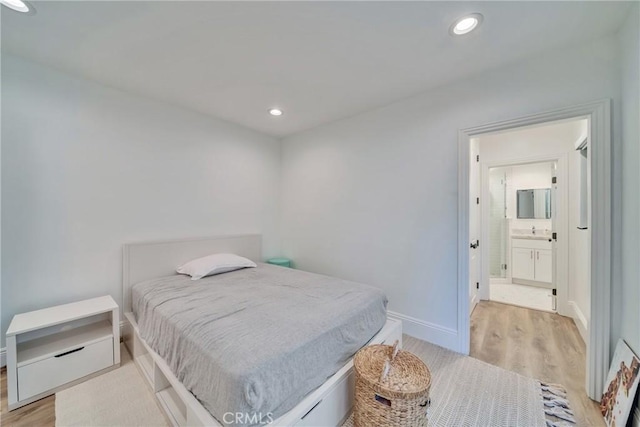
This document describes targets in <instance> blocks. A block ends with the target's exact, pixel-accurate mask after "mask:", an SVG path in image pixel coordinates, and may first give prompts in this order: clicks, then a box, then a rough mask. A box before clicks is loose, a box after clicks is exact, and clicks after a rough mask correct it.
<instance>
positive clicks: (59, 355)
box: [53, 347, 84, 357]
mask: <svg viewBox="0 0 640 427" xmlns="http://www.w3.org/2000/svg"><path fill="white" fill-rule="evenodd" d="M83 348H84V347H79V348H76V349H73V350H69V351H67V352H64V353H60V354H56V355H55V356H53V357H62V356H66V355H67V354H71V353H75V352H77V351H80V350H82V349H83Z"/></svg>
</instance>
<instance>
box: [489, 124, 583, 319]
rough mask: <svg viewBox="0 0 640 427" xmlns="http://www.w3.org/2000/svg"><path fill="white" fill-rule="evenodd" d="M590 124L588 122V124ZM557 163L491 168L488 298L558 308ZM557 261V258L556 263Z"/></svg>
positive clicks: (522, 304)
mask: <svg viewBox="0 0 640 427" xmlns="http://www.w3.org/2000/svg"><path fill="white" fill-rule="evenodd" d="M585 126H586V123H585ZM557 168H558V164H557V162H555V161H554V162H535V163H526V164H519V163H518V164H513V163H510V164H507V165H504V166H494V167H488V168H487V175H488V177H486V179H485V180H483V183H486V184H485V185H487V188H485V189H484V191H483V193H484V194H487V195H488V198H487V199H486V204H487V209H483V210H481V215H482V216H485V215H486V217H485V218H483V219H482V220H481V224H483V228H484V227H486V228H487V230H483V231H484V233H483V234H486V235H487V236H488V239H487V246H488V250H487V251H486V255H487V256H486V259H483V261H484V262H485V263H486V264H487V266H486V269H487V270H488V271H489V283H488V286H487V287H488V299H489V300H490V301H496V302H501V303H504V304H511V305H516V306H520V307H525V308H531V309H535V310H541V311H547V312H556V310H557V301H556V298H557V287H556V281H554V274H553V265H554V261H555V260H556V255H557V254H556V251H555V248H554V245H553V230H554V224H553V222H554V219H553V218H552V217H555V216H556V214H557V206H555V204H553V203H552V200H554V201H556V203H559V202H560V200H558V199H559V198H558V197H557V194H555V192H556V189H557V186H556V185H554V184H555V183H554V181H556V182H557V179H556V180H554V178H556V176H555V175H556V170H557ZM555 264H557V262H555Z"/></svg>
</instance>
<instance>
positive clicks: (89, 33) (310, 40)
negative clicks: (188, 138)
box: [2, 1, 631, 136]
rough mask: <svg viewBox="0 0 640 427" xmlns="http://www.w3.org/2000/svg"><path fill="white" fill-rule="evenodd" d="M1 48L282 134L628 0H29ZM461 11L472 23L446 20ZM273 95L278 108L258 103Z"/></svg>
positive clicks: (576, 32)
mask: <svg viewBox="0 0 640 427" xmlns="http://www.w3.org/2000/svg"><path fill="white" fill-rule="evenodd" d="M32 3H33V4H34V5H35V7H36V10H37V13H36V14H35V15H31V16H28V15H23V14H19V13H16V12H13V11H10V10H8V9H6V8H3V10H2V50H3V51H7V52H10V53H13V54H16V55H20V56H23V57H26V58H30V59H33V60H36V61H39V62H42V63H45V64H48V65H51V66H53V67H56V68H59V69H62V70H66V71H69V72H72V73H74V74H78V75H82V76H85V77H88V78H90V79H93V80H96V81H99V82H102V83H104V84H107V85H109V86H113V87H117V88H121V89H124V90H126V91H129V92H132V93H137V94H141V95H144V96H148V97H152V98H154V99H158V100H162V101H166V102H169V103H172V104H176V105H180V106H183V107H186V108H189V109H192V110H196V111H200V112H202V113H205V114H209V115H212V116H216V117H219V118H223V119H226V120H229V121H231V122H236V123H239V124H241V125H244V126H247V127H249V128H253V129H256V130H258V131H261V132H265V133H267V134H271V135H274V136H285V135H289V134H292V133H295V132H299V131H302V130H305V129H309V128H312V127H314V126H318V125H320V124H323V123H327V122H330V121H333V120H337V119H340V118H344V117H348V116H351V115H354V114H358V113H360V112H363V111H366V110H369V109H373V108H375V107H379V106H382V105H385V104H389V103H391V102H394V101H397V100H399V99H402V98H406V97H408V96H412V95H415V94H416V93H418V92H421V91H425V90H427V89H430V88H433V87H436V86H439V85H442V84H445V83H448V82H451V81H453V80H456V79H460V78H463V77H465V76H468V75H471V74H475V73H478V72H480V71H483V70H487V69H490V68H495V67H499V66H501V65H504V64H507V63H509V62H513V61H516V60H518V59H520V58H523V57H526V56H531V55H535V54H536V53H538V52H541V51H543V50H547V49H552V48H559V47H564V46H570V45H574V44H579V43H581V42H583V41H586V40H590V39H595V38H598V37H602V36H604V35H607V34H611V33H613V32H615V31H616V30H617V29H618V28H619V26H620V25H621V23H622V21H623V19H624V18H625V14H626V12H627V10H628V8H629V7H630V6H631V3H624V2H609V1H605V2H180V1H167V2H122V1H107V2H93V1H81V2H73V1H71V2H57V1H46V2H44V1H39V2H32ZM470 12H480V13H482V14H483V15H484V23H483V25H482V26H481V27H480V28H479V29H478V30H477V31H476V32H474V33H472V34H470V35H467V36H463V37H459V38H455V39H454V38H453V37H451V36H450V35H449V34H448V28H449V26H450V25H451V23H452V22H453V21H454V19H455V18H457V17H459V16H461V15H464V14H466V13H470ZM272 106H278V107H281V108H282V109H283V110H284V112H285V114H284V115H283V116H282V117H279V118H275V117H271V116H269V115H268V114H267V110H268V109H269V108H270V107H272Z"/></svg>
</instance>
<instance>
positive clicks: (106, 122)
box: [2, 54, 280, 342]
mask: <svg viewBox="0 0 640 427" xmlns="http://www.w3.org/2000/svg"><path fill="white" fill-rule="evenodd" d="M2 78H3V81H2V90H3V93H2V113H3V116H2V208H3V212H2V230H3V233H2V257H3V259H2V261H3V262H2V264H3V265H2V267H3V268H2V336H3V338H4V331H6V329H7V327H8V325H9V321H10V319H11V317H12V316H13V315H14V314H16V313H18V312H22V311H26V310H32V309H37V308H41V307H44V306H48V305H52V304H57V303H64V302H70V301H73V300H77V299H82V298H86V297H92V296H98V295H102V294H111V295H112V296H113V297H114V298H115V299H116V301H118V303H120V302H121V293H122V290H121V286H122V285H121V283H122V280H121V277H122V276H121V274H122V260H121V256H122V255H121V253H122V245H123V243H126V242H135V241H145V240H157V239H167V238H182V237H193V236H203V235H216V234H233V233H262V234H263V238H264V242H263V248H264V255H265V256H270V255H275V254H277V253H278V252H279V239H278V219H277V218H278V215H279V212H278V205H279V202H280V201H279V182H280V181H279V180H280V144H279V142H278V141H276V140H274V139H273V138H271V137H267V136H263V135H261V134H258V133H256V132H253V131H249V130H247V129H244V128H242V127H240V126H237V125H233V124H229V123H227V122H223V121H220V120H216V119H213V118H209V117H205V116H202V115H199V114H196V113H191V112H188V111H186V110H183V109H179V108H174V107H171V106H168V105H164V104H161V103H157V102H153V101H150V100H146V99H143V98H139V97H136V96H132V95H128V94H126V93H124V92H121V91H118V90H113V89H110V88H107V87H104V86H101V85H99V84H96V83H92V82H89V81H86V80H82V79H79V78H74V77H72V76H70V75H67V74H63V73H60V72H57V71H55V70H53V69H49V68H46V67H43V66H40V65H38V64H35V63H32V62H29V61H26V60H22V59H19V58H16V57H11V56H6V55H5V54H3V57H2ZM212 96H215V94H212ZM3 342H4V341H3Z"/></svg>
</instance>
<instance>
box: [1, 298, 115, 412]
mask: <svg viewBox="0 0 640 427" xmlns="http://www.w3.org/2000/svg"><path fill="white" fill-rule="evenodd" d="M118 366H120V316H119V308H118V305H117V304H116V302H115V301H114V300H113V298H111V297H110V296H108V295H107V296H103V297H99V298H92V299H88V300H84V301H78V302H74V303H71V304H64V305H59V306H56V307H50V308H45V309H42V310H36V311H31V312H28V313H22V314H17V315H15V316H14V317H13V320H12V321H11V324H10V325H9V329H8V330H7V389H8V397H9V399H8V403H9V410H13V409H16V408H19V407H21V406H24V405H27V404H29V403H31V402H34V401H36V400H39V399H42V398H43V397H46V396H48V395H50V394H53V393H55V392H57V391H59V390H62V389H63V388H66V387H70V386H72V385H75V384H77V383H80V382H82V381H84V380H86V379H88V378H90V377H92V376H96V375H99V374H101V373H103V372H106V371H108V370H111V369H113V368H116V367H118Z"/></svg>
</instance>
